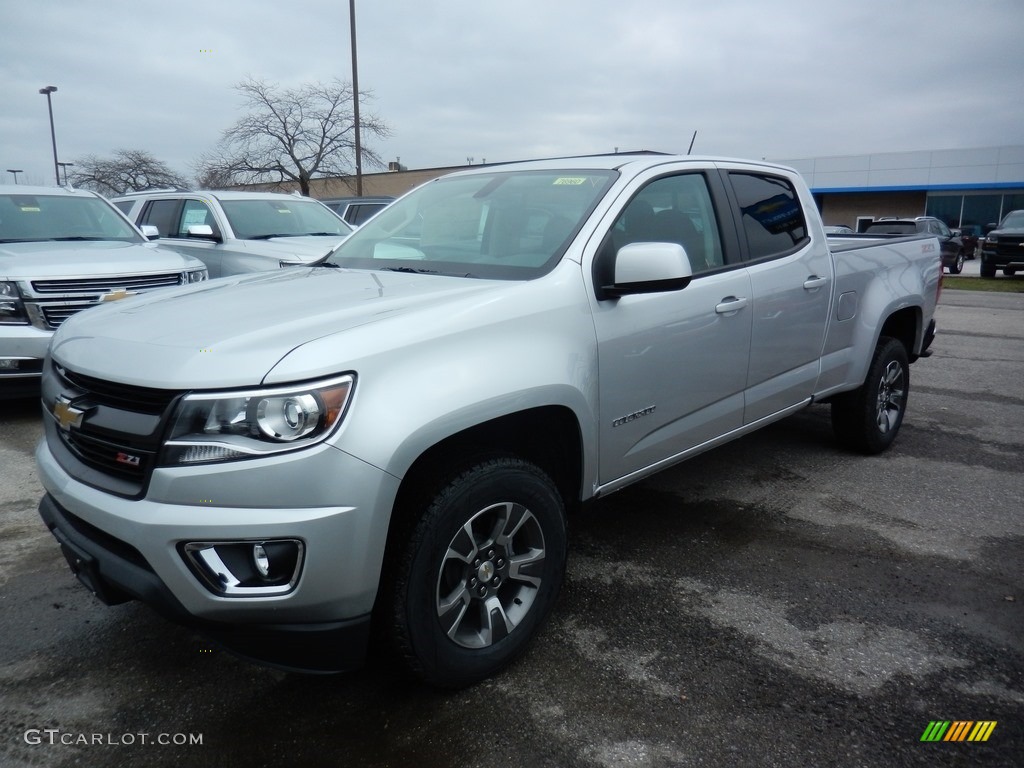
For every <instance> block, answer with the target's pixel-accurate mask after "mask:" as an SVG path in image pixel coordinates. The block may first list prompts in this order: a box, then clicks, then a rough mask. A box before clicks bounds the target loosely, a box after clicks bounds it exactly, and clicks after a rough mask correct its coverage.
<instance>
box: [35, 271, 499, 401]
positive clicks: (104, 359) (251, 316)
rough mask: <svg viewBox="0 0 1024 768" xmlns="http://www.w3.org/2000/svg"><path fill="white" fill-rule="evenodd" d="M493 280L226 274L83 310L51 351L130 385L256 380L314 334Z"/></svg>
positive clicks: (488, 286) (487, 286) (77, 367)
mask: <svg viewBox="0 0 1024 768" xmlns="http://www.w3.org/2000/svg"><path fill="white" fill-rule="evenodd" d="M496 285H500V283H495V282H493V281H485V280H475V279H469V278H459V277H443V276H438V275H415V274H406V273H397V272H368V271H350V270H344V269H330V268H314V269H302V268H293V269H287V270H281V271H274V272H261V273H256V274H251V275H241V276H235V277H227V278H222V279H219V280H212V281H210V282H207V283H200V284H197V285H193V286H189V287H187V288H179V289H174V288H172V289H167V290H163V291H158V292H155V293H152V294H149V295H145V296H139V297H135V298H130V299H125V300H122V301H119V302H115V303H112V304H107V305H104V306H99V307H96V308H94V309H90V310H86V311H85V312H81V313H79V314H78V315H75V316H74V317H72V318H70V319H69V320H68V321H67V322H65V323H64V325H62V326H61V327H60V329H58V331H57V332H56V334H55V335H54V338H53V341H52V343H51V346H50V351H51V354H52V356H53V358H54V359H55V360H56V361H57V362H59V363H61V364H62V365H65V366H67V367H68V368H70V369H72V370H74V371H76V372H78V373H82V374H86V375H88V376H94V377H98V378H103V379H109V380H112V381H118V382H122V383H125V384H134V385H137V386H146V387H159V388H167V389H191V388H203V389H210V388H218V387H236V386H252V385H253V384H255V383H258V382H260V381H262V380H263V379H264V377H265V376H266V375H267V373H268V372H269V371H270V370H271V369H272V368H273V367H274V365H276V364H277V363H278V361H280V360H281V359H282V358H283V357H284V356H285V355H287V354H288V353H289V352H290V351H292V350H293V349H295V348H296V347H298V346H301V345H302V344H305V343H307V342H310V341H313V340H314V339H317V338H321V337H324V336H329V335H332V334H337V333H341V332H344V331H346V330H349V329H351V328H355V327H357V326H360V325H366V324H369V323H374V322H377V321H380V320H384V319H387V318H392V317H395V316H396V315H399V314H403V313H409V312H412V311H415V310H425V309H429V308H432V307H434V306H436V305H437V304H439V303H442V302H450V301H452V300H453V298H457V297H464V296H470V295H472V294H477V293H482V292H487V291H490V290H493V289H494V287H495V286H496ZM339 362H340V361H339Z"/></svg>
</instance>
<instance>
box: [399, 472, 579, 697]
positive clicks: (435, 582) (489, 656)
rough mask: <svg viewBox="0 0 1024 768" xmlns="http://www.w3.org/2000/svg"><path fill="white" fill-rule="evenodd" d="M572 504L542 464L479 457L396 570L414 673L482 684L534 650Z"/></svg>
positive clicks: (454, 482)
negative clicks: (566, 501)
mask: <svg viewBox="0 0 1024 768" xmlns="http://www.w3.org/2000/svg"><path fill="white" fill-rule="evenodd" d="M566 550H567V546H566V523H565V507H564V504H563V502H562V498H561V496H560V495H559V493H558V491H557V489H556V488H555V485H554V483H553V482H552V481H551V480H550V478H548V476H547V475H546V474H544V472H543V471H541V470H540V469H539V468H538V467H536V466H534V465H532V464H530V463H528V462H525V461H522V460H519V459H515V458H494V459H490V460H485V461H480V462H479V463H477V464H475V465H472V466H470V468H469V469H467V470H465V471H463V472H461V473H460V474H458V475H457V476H455V477H454V478H453V479H451V480H450V481H449V482H447V483H446V484H445V485H444V487H442V488H441V490H440V491H438V492H437V493H436V495H434V497H433V499H432V500H431V501H430V502H429V504H428V505H427V506H426V509H425V510H424V511H423V513H422V517H420V519H419V521H418V522H417V523H415V527H414V529H413V532H412V535H411V537H410V539H409V541H408V543H407V544H405V545H404V551H403V552H402V553H401V556H400V557H399V558H398V561H397V562H396V563H395V566H394V568H395V571H394V573H393V574H392V575H391V578H390V583H391V587H390V589H389V590H388V591H389V592H390V594H385V595H383V597H384V598H385V599H390V601H391V602H390V604H391V614H390V617H389V618H390V620H389V624H390V626H389V627H388V628H387V631H388V633H389V635H390V639H391V641H392V644H393V645H394V647H395V648H396V650H397V651H398V653H399V656H400V659H401V660H402V661H403V663H404V664H405V666H406V668H407V669H408V671H410V672H411V673H412V674H413V675H414V676H415V677H418V678H419V679H421V680H423V681H424V682H426V683H429V684H431V685H434V686H438V687H442V688H461V687H464V686H467V685H473V684H474V683H477V682H480V681H481V680H484V679H485V678H487V677H490V676H491V675H493V674H495V673H496V672H498V671H499V670H501V669H502V668H504V667H505V666H507V665H508V664H510V663H511V662H512V661H514V660H515V659H516V658H517V657H518V656H519V655H520V654H522V653H523V651H525V650H526V648H527V646H528V644H529V642H530V640H531V639H532V638H533V636H534V635H535V634H536V633H537V631H538V630H539V629H540V627H541V625H542V624H543V623H544V620H545V619H546V618H547V616H548V614H549V613H550V611H551V608H552V606H553V605H554V602H555V598H556V597H557V596H558V592H559V590H560V588H561V585H562V580H563V578H564V574H565V562H566Z"/></svg>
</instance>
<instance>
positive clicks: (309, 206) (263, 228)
mask: <svg viewBox="0 0 1024 768" xmlns="http://www.w3.org/2000/svg"><path fill="white" fill-rule="evenodd" d="M112 202H113V203H114V205H116V206H117V207H118V208H120V209H121V210H122V211H123V212H124V213H125V215H126V216H128V218H130V219H131V220H132V221H133V222H135V223H136V224H137V225H139V226H140V227H142V226H152V227H155V228H156V231H157V233H158V236H159V237H160V244H161V245H165V246H167V247H168V248H173V249H174V250H176V251H178V252H179V253H184V254H188V255H189V256H194V257H196V258H197V259H199V260H200V261H202V262H203V263H204V264H206V266H207V267H208V268H209V270H210V277H223V276H225V275H234V274H238V273H241V272H260V271H263V270H268V269H277V268H278V267H286V266H294V265H300V264H308V263H310V262H313V261H316V260H317V259H320V258H322V257H323V256H325V255H326V254H327V253H329V252H330V251H332V250H333V249H334V247H335V246H337V245H338V244H339V243H340V242H341V241H342V240H344V239H345V238H346V237H348V236H349V235H350V234H352V227H350V226H349V225H348V224H346V223H345V222H344V221H342V220H341V219H340V218H339V217H338V216H337V215H335V214H334V213H333V212H332V211H331V210H330V209H328V208H327V207H326V206H324V205H322V204H321V203H319V202H317V201H316V200H311V199H310V198H307V197H301V196H299V195H282V194H278V193H274V192H210V191H203V192H187V191H181V190H158V191H150V192H137V193H134V194H130V195H125V196H123V197H118V198H115V199H114V200H113V201H112Z"/></svg>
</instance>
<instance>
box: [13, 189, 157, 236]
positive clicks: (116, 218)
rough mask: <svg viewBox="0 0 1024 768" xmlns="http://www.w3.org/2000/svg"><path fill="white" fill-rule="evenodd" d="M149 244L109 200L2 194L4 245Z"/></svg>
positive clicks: (89, 197)
mask: <svg viewBox="0 0 1024 768" xmlns="http://www.w3.org/2000/svg"><path fill="white" fill-rule="evenodd" d="M47 240H120V241H122V242H126V243H141V242H145V240H144V238H143V237H142V236H141V235H140V234H139V233H138V232H136V231H135V229H133V228H132V226H131V225H130V224H129V223H128V222H127V221H125V220H124V219H123V218H121V216H120V215H119V214H118V213H117V211H116V210H114V208H113V207H112V206H111V205H110V204H109V203H108V202H106V201H105V200H101V199H100V198H98V197H92V196H88V197H86V196H83V195H65V194H59V195H38V194H36V195H19V194H6V195H0V243H33V242H43V241H47Z"/></svg>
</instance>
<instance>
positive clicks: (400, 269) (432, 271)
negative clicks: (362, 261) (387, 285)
mask: <svg viewBox="0 0 1024 768" xmlns="http://www.w3.org/2000/svg"><path fill="white" fill-rule="evenodd" d="M380 271H381V272H411V273H412V274H414V275H436V274H437V270H436V269H416V268H415V267H381V268H380Z"/></svg>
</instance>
